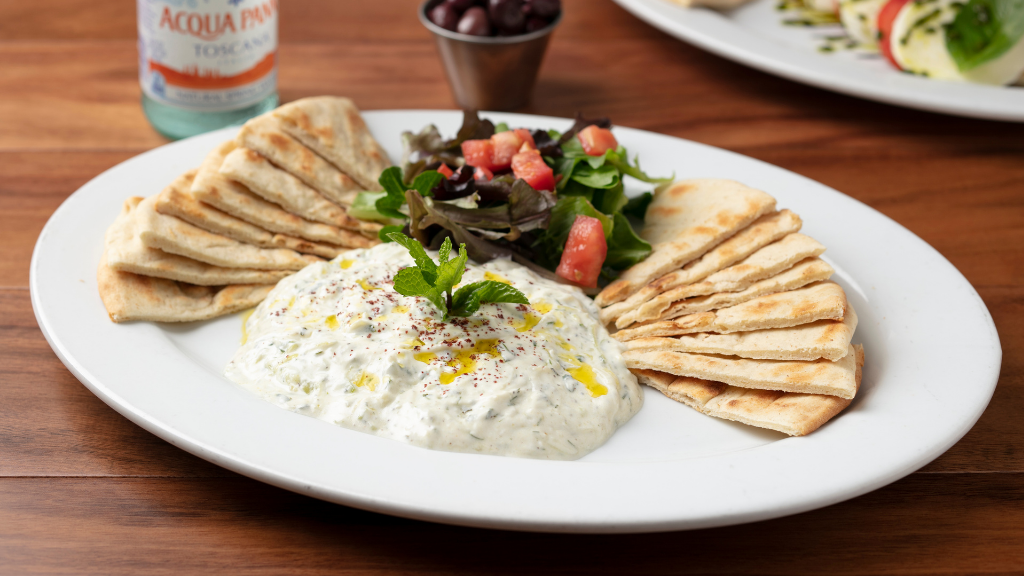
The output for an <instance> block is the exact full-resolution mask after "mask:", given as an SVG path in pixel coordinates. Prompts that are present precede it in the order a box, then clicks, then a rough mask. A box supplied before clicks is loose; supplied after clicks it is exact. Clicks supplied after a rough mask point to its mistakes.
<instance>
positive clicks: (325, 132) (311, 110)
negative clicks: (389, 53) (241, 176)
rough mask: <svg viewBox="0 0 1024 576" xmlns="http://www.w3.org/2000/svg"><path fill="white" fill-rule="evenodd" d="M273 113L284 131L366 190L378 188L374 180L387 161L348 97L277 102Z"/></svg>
mask: <svg viewBox="0 0 1024 576" xmlns="http://www.w3.org/2000/svg"><path fill="white" fill-rule="evenodd" d="M273 114H274V117H275V118H277V119H278V120H279V121H280V122H281V127H282V128H284V131H285V132H287V133H288V134H291V135H292V136H294V137H295V138H296V139H297V140H298V141H300V142H302V143H303V144H305V145H306V146H308V147H309V148H311V149H312V150H313V151H314V152H316V153H317V154H319V155H320V156H322V157H323V158H325V159H327V160H328V161H329V162H331V163H332V164H334V165H335V166H337V167H338V168H339V169H340V170H341V171H342V172H344V173H346V174H348V175H349V176H351V177H352V178H353V179H354V180H355V181H356V182H358V183H359V184H360V185H362V186H363V187H364V188H365V189H366V190H380V185H379V184H378V183H377V180H379V179H380V174H381V172H383V171H384V169H385V168H387V167H388V166H391V161H390V160H388V155H387V153H386V152H384V149H383V148H381V146H380V144H378V143H377V141H376V140H375V139H374V138H373V135H372V134H370V129H369V128H367V127H366V122H364V121H363V117H362V115H361V114H360V113H359V109H358V108H356V105H355V104H353V103H352V101H351V100H349V99H348V98H337V97H332V96H319V97H315V98H303V99H302V100H296V101H295V102H291V103H289V104H285V105H284V106H281V107H280V108H278V109H277V110H275V111H274V112H273Z"/></svg>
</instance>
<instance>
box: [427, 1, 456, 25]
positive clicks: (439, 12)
mask: <svg viewBox="0 0 1024 576" xmlns="http://www.w3.org/2000/svg"><path fill="white" fill-rule="evenodd" d="M430 21H431V22H433V23H434V24H437V25H438V26H440V27H441V28H444V29H445V30H451V31H452V32H455V29H456V28H457V27H458V25H459V15H458V14H457V13H456V12H455V10H453V9H452V7H451V6H449V5H448V3H447V2H443V3H441V4H438V5H437V6H434V8H433V9H431V10H430Z"/></svg>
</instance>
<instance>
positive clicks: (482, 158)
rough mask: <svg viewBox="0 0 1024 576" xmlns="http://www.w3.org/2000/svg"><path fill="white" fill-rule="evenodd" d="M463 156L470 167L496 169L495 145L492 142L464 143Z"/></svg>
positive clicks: (473, 141)
mask: <svg viewBox="0 0 1024 576" xmlns="http://www.w3.org/2000/svg"><path fill="white" fill-rule="evenodd" d="M462 156H463V157H464V158H465V159H466V164H469V165H470V166H476V167H477V168H487V169H488V170H494V169H495V168H494V143H493V142H491V141H490V140H466V141H465V142H463V143H462ZM506 168H507V166H506Z"/></svg>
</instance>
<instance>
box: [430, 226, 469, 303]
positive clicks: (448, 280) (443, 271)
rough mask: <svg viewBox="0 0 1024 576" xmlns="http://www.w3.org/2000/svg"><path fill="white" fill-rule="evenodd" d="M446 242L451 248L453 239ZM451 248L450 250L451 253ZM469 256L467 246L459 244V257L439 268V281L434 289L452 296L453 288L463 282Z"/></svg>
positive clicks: (446, 239) (447, 239) (435, 282)
mask: <svg viewBox="0 0 1024 576" xmlns="http://www.w3.org/2000/svg"><path fill="white" fill-rule="evenodd" d="M445 242H447V243H448V245H449V247H450V246H451V242H452V241H451V239H449V238H445ZM450 250H451V248H449V251H450ZM468 261H469V255H468V254H467V253H466V245H465V244H459V255H458V256H457V257H455V258H452V259H451V260H449V261H447V262H444V263H442V264H441V265H440V266H438V267H437V280H435V281H434V288H436V289H437V291H438V292H440V293H448V294H449V295H450V294H451V291H452V287H453V286H455V285H456V284H458V283H459V282H462V273H463V272H465V271H466V262H468Z"/></svg>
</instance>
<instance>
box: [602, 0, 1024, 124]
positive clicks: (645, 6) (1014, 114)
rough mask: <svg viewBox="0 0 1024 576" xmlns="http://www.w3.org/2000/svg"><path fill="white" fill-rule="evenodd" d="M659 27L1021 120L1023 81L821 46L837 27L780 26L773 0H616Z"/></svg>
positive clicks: (964, 109)
mask: <svg viewBox="0 0 1024 576" xmlns="http://www.w3.org/2000/svg"><path fill="white" fill-rule="evenodd" d="M615 2H617V3H618V4H619V5H621V6H622V7H623V8H625V9H626V10H629V11H630V12H632V13H633V14H634V15H635V16H637V17H638V18H640V19H642V20H644V21H646V22H647V23H648V24H651V25H652V26H654V27H656V28H659V29H660V30H662V31H664V32H666V33H668V34H671V35H672V36H675V37H677V38H679V39H681V40H685V41H687V42H689V43H691V44H693V45H694V46H697V47H699V48H703V49H704V50H707V51H708V52H713V53H715V54H718V55H719V56H721V57H723V58H728V59H730V60H734V61H736V62H739V63H741V64H746V65H747V66H751V67H753V68H757V69H758V70H762V71H764V72H768V73H770V74H775V75H777V76H781V77H783V78H788V79H790V80H796V81H797V82H803V83H804V84H810V85H811V86H817V87H818V88H825V89H826V90H834V91H836V92H841V93H843V94H849V95H851V96H858V97H861V98H867V99H869V100H877V101H879V102H886V103H888V104H896V105H899V106H906V107H908V108H919V109H921V110H929V111H932V112H942V113H945V114H955V115H958V116H970V117H973V118H986V119H989V120H1006V121H1011V122H1024V88H1021V87H1003V86H983V85H980V84H967V83H957V82H944V81H938V80H929V79H927V78H921V77H918V76H912V75H909V74H903V73H901V72H899V71H897V70H895V69H894V68H893V67H892V66H891V65H889V64H888V63H887V62H885V61H884V60H883V59H882V57H881V56H877V55H876V56H873V57H870V56H866V55H864V54H862V53H860V54H859V53H855V52H850V51H842V50H837V51H836V52H830V53H822V52H819V51H818V47H819V46H821V45H822V44H823V42H822V40H821V37H822V36H825V35H835V34H837V33H839V32H840V31H841V29H842V28H841V27H840V26H839V25H836V26H835V27H830V28H798V27H794V26H785V25H783V24H782V21H783V20H784V19H785V18H787V17H792V16H786V15H784V14H783V13H782V12H779V11H777V10H776V9H775V4H776V1H775V0H754V2H752V3H750V4H747V5H745V6H741V7H740V8H737V9H736V10H733V11H731V12H716V11H713V10H709V9H706V8H683V7H682V6H679V5H677V4H673V3H671V2H669V0H615Z"/></svg>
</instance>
